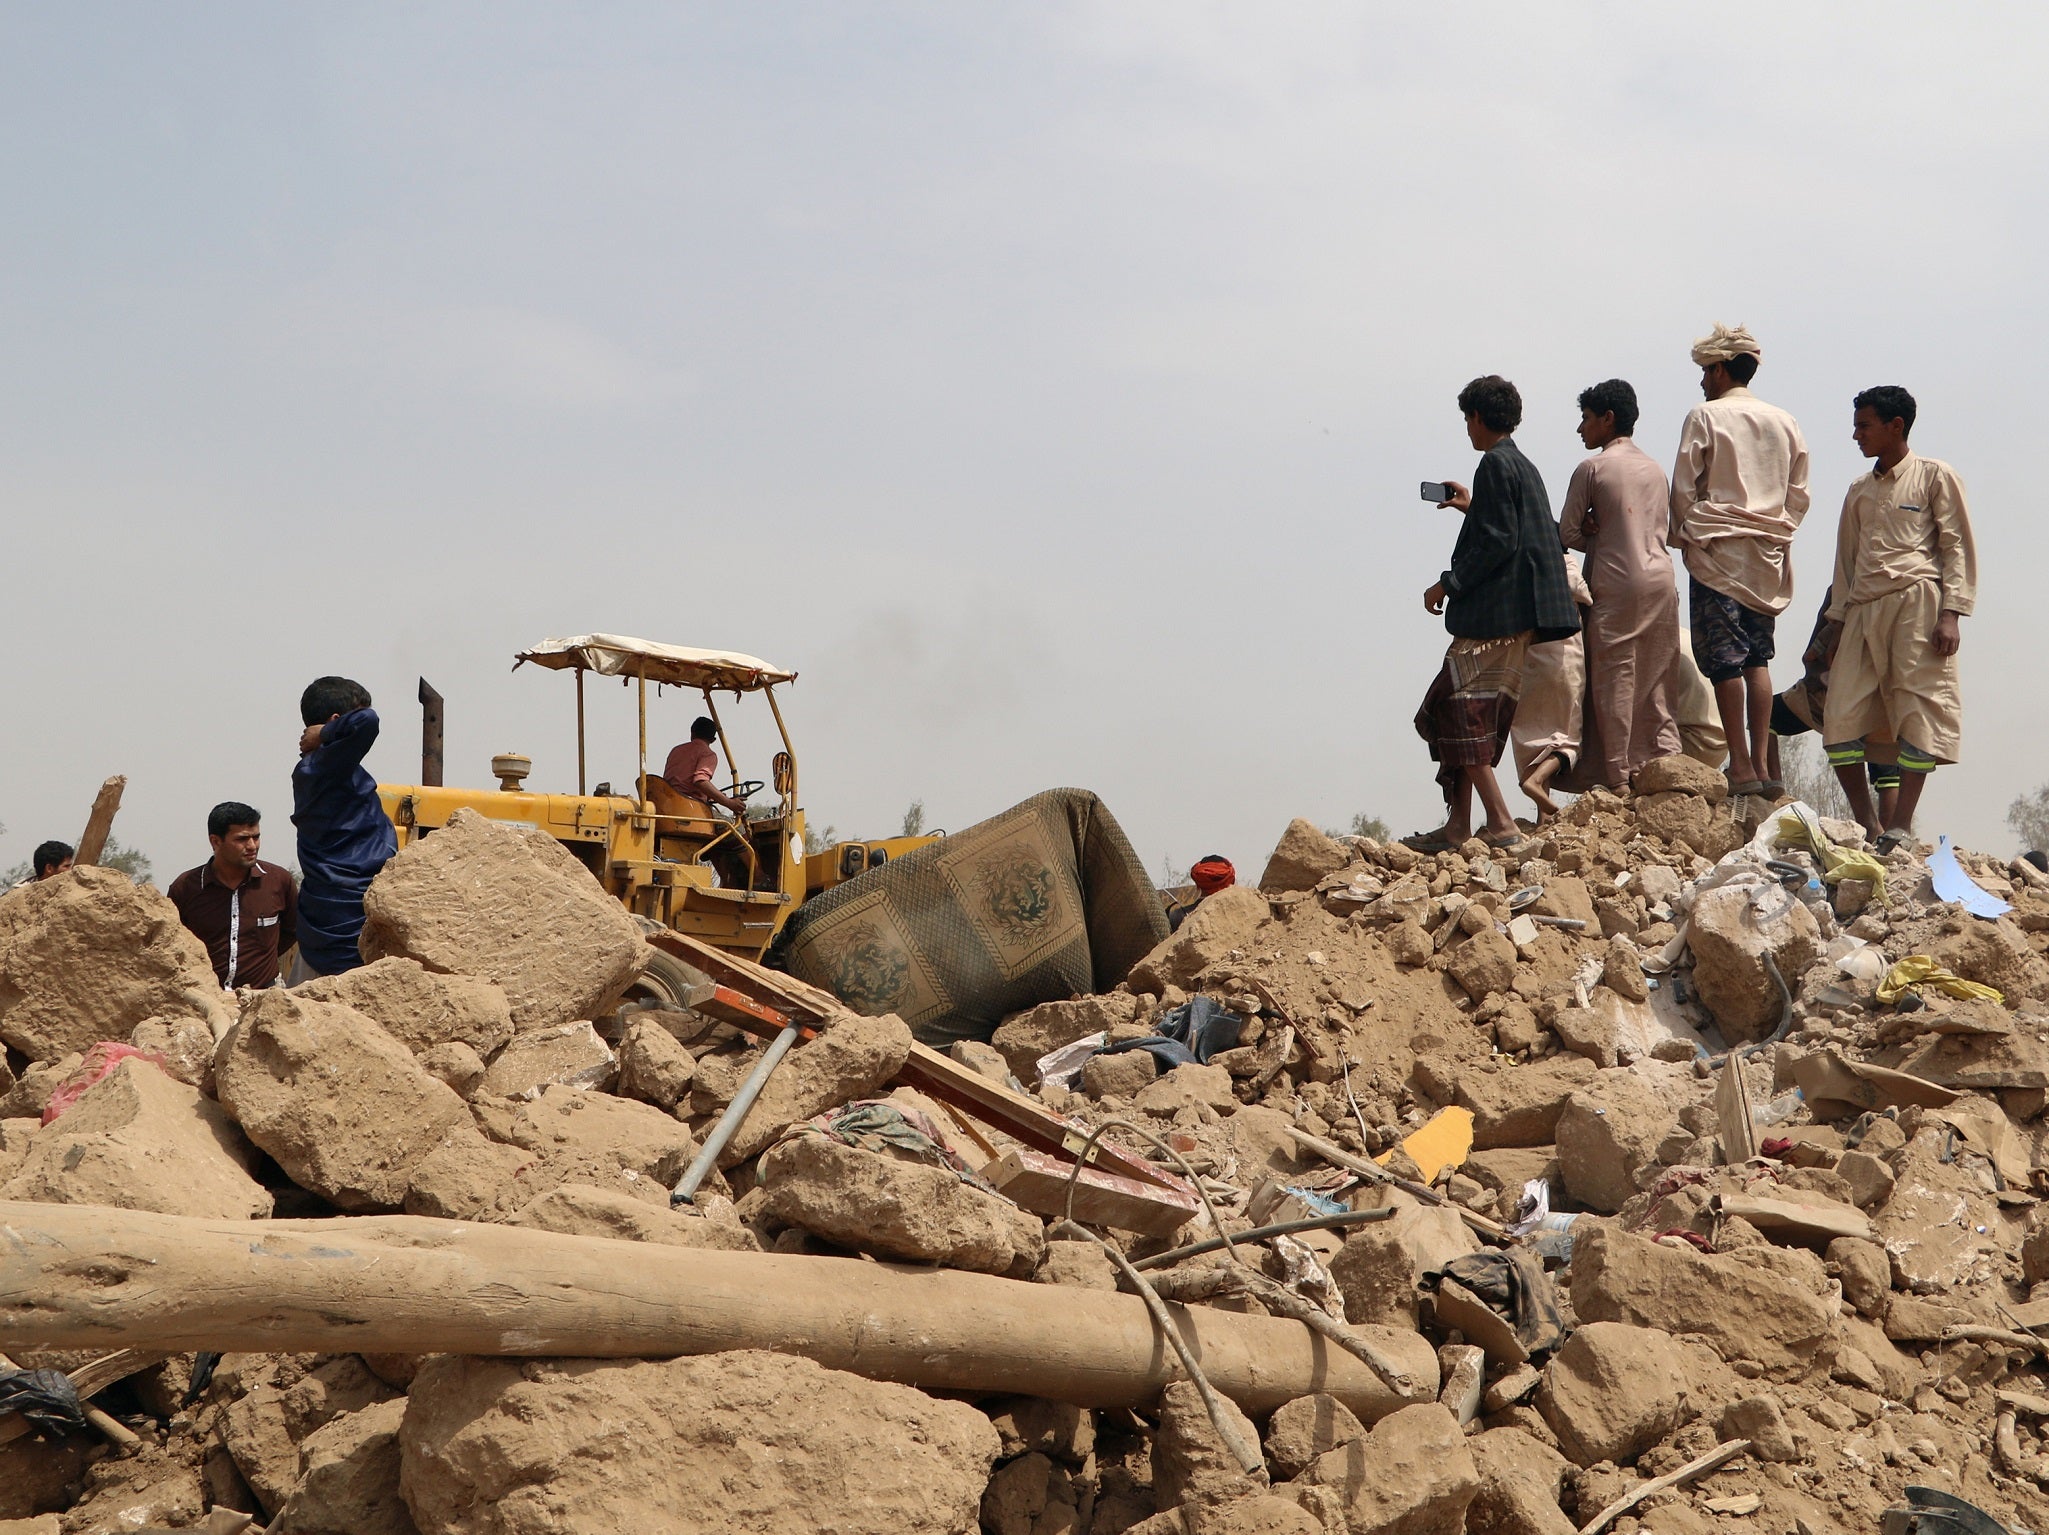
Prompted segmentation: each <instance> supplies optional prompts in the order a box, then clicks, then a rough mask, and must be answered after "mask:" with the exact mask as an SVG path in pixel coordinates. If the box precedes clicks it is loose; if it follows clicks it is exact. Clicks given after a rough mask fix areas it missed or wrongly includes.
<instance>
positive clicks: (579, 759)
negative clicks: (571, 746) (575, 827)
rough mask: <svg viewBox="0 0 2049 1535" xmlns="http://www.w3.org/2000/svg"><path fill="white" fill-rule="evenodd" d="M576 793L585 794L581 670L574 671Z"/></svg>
mask: <svg viewBox="0 0 2049 1535" xmlns="http://www.w3.org/2000/svg"><path fill="white" fill-rule="evenodd" d="M576 792H577V793H578V794H583V793H586V792H587V791H586V790H585V788H584V779H583V668H582V667H580V666H579V667H578V668H577V669H576Z"/></svg>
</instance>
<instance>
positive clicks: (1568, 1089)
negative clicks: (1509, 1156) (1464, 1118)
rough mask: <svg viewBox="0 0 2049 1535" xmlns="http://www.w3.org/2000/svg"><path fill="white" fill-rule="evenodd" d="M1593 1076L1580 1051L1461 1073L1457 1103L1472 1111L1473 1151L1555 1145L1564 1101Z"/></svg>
mask: <svg viewBox="0 0 2049 1535" xmlns="http://www.w3.org/2000/svg"><path fill="white" fill-rule="evenodd" d="M1593 1078H1594V1065H1593V1063H1592V1062H1591V1061H1587V1060H1583V1059H1582V1058H1581V1057H1579V1056H1577V1055H1554V1056H1551V1057H1549V1058H1548V1059H1546V1060H1542V1061H1537V1062H1533V1063H1532V1064H1530V1065H1527V1066H1502V1067H1501V1068H1499V1069H1498V1070H1494V1071H1484V1070H1470V1071H1462V1072H1460V1073H1459V1077H1458V1085H1457V1095H1456V1102H1457V1103H1458V1104H1459V1106H1460V1107H1462V1108H1467V1109H1471V1110H1472V1111H1473V1149H1474V1150H1476V1151H1494V1150H1498V1149H1500V1148H1503V1147H1525V1146H1550V1145H1552V1144H1554V1143H1555V1141H1556V1139H1557V1132H1558V1116H1559V1115H1561V1114H1562V1113H1564V1112H1565V1103H1566V1100H1567V1099H1568V1098H1570V1097H1571V1096H1572V1095H1573V1093H1574V1092H1575V1091H1577V1090H1578V1089H1579V1088H1581V1087H1583V1086H1585V1085H1586V1084H1587V1083H1589V1082H1591V1081H1592V1080H1593ZM1518 1187H1520V1185H1518Z"/></svg>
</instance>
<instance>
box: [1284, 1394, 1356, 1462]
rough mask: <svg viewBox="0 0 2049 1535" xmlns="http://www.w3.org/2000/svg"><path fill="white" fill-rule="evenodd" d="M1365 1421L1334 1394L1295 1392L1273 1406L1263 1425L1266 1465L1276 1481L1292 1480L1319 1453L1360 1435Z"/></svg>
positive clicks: (1323, 1452)
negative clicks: (1268, 1417)
mask: <svg viewBox="0 0 2049 1535" xmlns="http://www.w3.org/2000/svg"><path fill="white" fill-rule="evenodd" d="M1365 1434H1366V1425H1365V1424H1363V1423H1361V1422H1360V1421H1359V1419H1358V1417H1357V1415H1356V1414H1354V1413H1353V1411H1352V1409H1351V1408H1349V1407H1347V1406H1346V1405H1345V1404H1344V1403H1343V1402H1340V1401H1339V1400H1338V1399H1337V1398H1336V1397H1334V1396H1328V1395H1325V1394H1323V1393H1321V1392H1319V1393H1318V1394H1317V1395H1315V1396H1298V1397H1296V1398H1295V1400H1294V1401H1292V1402H1286V1403H1283V1404H1282V1405H1281V1406H1279V1407H1276V1408H1275V1409H1274V1413H1273V1416H1272V1417H1271V1418H1270V1419H1268V1420H1267V1425H1266V1460H1267V1469H1268V1470H1269V1471H1270V1472H1271V1473H1272V1474H1273V1479H1274V1480H1275V1481H1277V1482H1281V1481H1292V1480H1293V1479H1294V1478H1295V1477H1298V1476H1300V1475H1301V1474H1302V1473H1303V1472H1304V1471H1306V1470H1307V1469H1308V1468H1309V1466H1310V1465H1311V1463H1312V1462H1314V1461H1315V1460H1316V1458H1317V1457H1318V1456H1320V1455H1324V1454H1327V1453H1328V1452H1330V1451H1331V1450H1334V1449H1336V1448H1337V1447H1338V1446H1339V1445H1345V1444H1350V1443H1351V1442H1352V1441H1353V1440H1354V1439H1360V1438H1364V1437H1365Z"/></svg>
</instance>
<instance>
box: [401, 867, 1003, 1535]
mask: <svg viewBox="0 0 2049 1535" xmlns="http://www.w3.org/2000/svg"><path fill="white" fill-rule="evenodd" d="M429 840H432V839H429ZM409 1400H410V1406H409V1408H408V1410H407V1412H406V1417H405V1422H404V1424H403V1426H402V1427H401V1429H400V1432H399V1442H400V1446H401V1450H402V1470H401V1473H400V1486H401V1488H402V1489H403V1491H404V1494H405V1499H406V1503H407V1504H408V1506H409V1507H410V1508H411V1510H412V1512H413V1516H414V1518H415V1519H416V1520H417V1521H418V1522H419V1525H420V1527H421V1528H422V1529H423V1530H426V1531H431V1532H433V1535H616V1532H618V1531H621V1530H644V1529H649V1528H651V1527H652V1526H651V1520H654V1522H656V1523H659V1522H660V1519H659V1517H658V1515H659V1512H660V1511H663V1510H667V1511H671V1512H672V1513H673V1515H674V1521H673V1522H674V1523H675V1525H676V1527H678V1528H682V1527H685V1526H687V1527H689V1528H693V1529H701V1530H735V1531H739V1530H745V1531H749V1532H750V1535H815V1532H817V1531H819V1530H820V1529H821V1528H823V1527H824V1525H825V1522H828V1521H836V1522H837V1523H838V1524H839V1525H840V1526H841V1527H842V1528H844V1529H846V1530H847V1531H849V1532H850V1535H851V1532H853V1531H854V1530H856V1529H858V1530H863V1531H875V1532H883V1531H902V1532H911V1531H935V1532H936V1531H942V1530H944V1531H965V1530H971V1529H973V1528H974V1527H975V1525H976V1522H977V1515H978V1511H979V1509H980V1506H981V1501H982V1491H983V1488H984V1486H985V1485H986V1484H987V1482H988V1479H989V1469H990V1465H991V1463H992V1462H993V1461H994V1460H995V1458H996V1452H997V1446H998V1440H997V1435H996V1430H995V1429H993V1428H991V1427H990V1426H989V1420H988V1419H987V1418H985V1417H983V1416H982V1414H981V1413H980V1412H978V1411H976V1410H975V1409H974V1408H973V1407H970V1406H968V1405H966V1404H965V1403H961V1402H950V1401H941V1400H938V1399H937V1398H934V1397H929V1396H927V1395H925V1394H924V1393H923V1392H921V1391H916V1390H913V1389H912V1388H910V1387H909V1386H898V1385H892V1384H889V1383H886V1382H881V1381H868V1380H862V1379H860V1378H859V1377H858V1376H854V1375H848V1374H846V1373H844V1372H842V1371H838V1370H828V1369H825V1368H824V1367H823V1366H820V1365H817V1364H813V1363H812V1362H811V1361H809V1360H806V1359H797V1358H793V1357H790V1356H787V1355H783V1354H771V1353H764V1352H760V1351H756V1350H746V1351H740V1352H734V1353H723V1354H712V1355H707V1356H703V1357H698V1358H686V1359H672V1360H667V1361H659V1362H657V1361H636V1362H632V1363H626V1362H614V1361H609V1360H589V1359H581V1360H579V1359H550V1360H518V1359H476V1358H464V1357H461V1356H457V1355H439V1356H436V1357H434V1358H432V1359H429V1360H428V1361H427V1362H426V1363H425V1364H424V1365H422V1366H421V1368H420V1373H419V1375H418V1377H417V1378H416V1379H415V1380H414V1382H413V1387H412V1391H411V1394H410V1398H409ZM829 1510H839V1511H840V1512H839V1513H838V1514H833V1513H831V1512H829ZM856 1510H858V1520H856V1518H855V1516H854V1511H856Z"/></svg>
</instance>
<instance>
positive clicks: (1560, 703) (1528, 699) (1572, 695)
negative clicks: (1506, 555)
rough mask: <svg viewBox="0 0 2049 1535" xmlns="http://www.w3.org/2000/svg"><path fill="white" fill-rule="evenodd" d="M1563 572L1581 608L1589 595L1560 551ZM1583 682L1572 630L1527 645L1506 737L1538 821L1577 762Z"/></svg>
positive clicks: (1582, 657) (1553, 808)
mask: <svg viewBox="0 0 2049 1535" xmlns="http://www.w3.org/2000/svg"><path fill="white" fill-rule="evenodd" d="M1565 576H1566V581H1567V583H1568V584H1569V585H1570V586H1571V588H1572V600H1573V601H1574V602H1576V603H1578V604H1579V606H1580V611H1581V612H1582V613H1584V612H1585V611H1586V609H1587V606H1588V604H1590V603H1591V602H1592V601H1593V600H1594V595H1593V593H1592V592H1590V591H1588V590H1587V584H1586V582H1585V581H1584V580H1582V579H1581V577H1580V572H1579V565H1578V563H1577V562H1576V561H1575V560H1574V559H1573V557H1572V556H1571V555H1569V554H1568V555H1566V556H1565ZM1586 681H1587V662H1586V652H1585V650H1584V649H1583V648H1582V646H1581V644H1580V636H1579V635H1577V634H1572V635H1567V636H1566V637H1565V638H1564V639H1562V640H1551V641H1548V642H1546V643H1545V644H1542V645H1532V646H1531V647H1530V649H1529V657H1528V659H1527V660H1525V661H1524V662H1523V692H1522V698H1521V699H1520V701H1518V702H1517V704H1516V706H1515V723H1514V724H1512V725H1511V726H1510V727H1509V732H1508V740H1509V748H1510V750H1512V751H1513V752H1514V753H1515V776H1516V782H1517V783H1519V784H1520V785H1521V786H1522V791H1523V793H1525V794H1527V795H1528V796H1529V797H1530V803H1531V804H1533V805H1535V806H1536V807H1537V822H1538V824H1539V825H1541V824H1543V822H1545V821H1547V820H1549V819H1550V818H1551V817H1552V816H1554V815H1556V814H1557V813H1558V802H1557V801H1556V800H1554V799H1552V798H1551V793H1550V789H1551V784H1552V781H1553V780H1554V779H1556V778H1558V777H1559V776H1560V775H1561V774H1564V773H1569V772H1571V770H1572V767H1573V764H1574V763H1576V762H1577V761H1579V752H1580V732H1581V721H1582V719H1583V717H1584V714H1585V707H1586Z"/></svg>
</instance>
